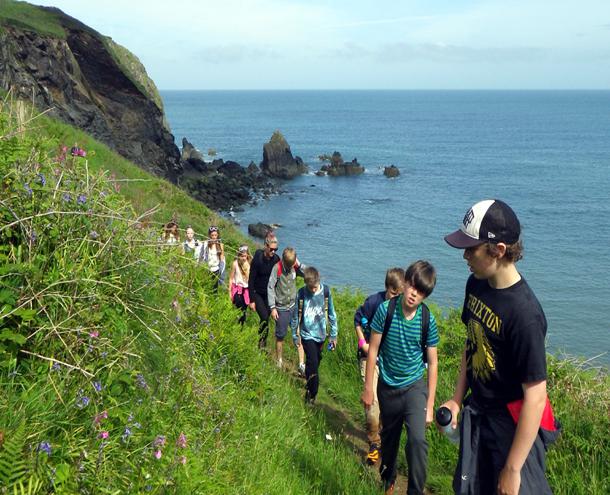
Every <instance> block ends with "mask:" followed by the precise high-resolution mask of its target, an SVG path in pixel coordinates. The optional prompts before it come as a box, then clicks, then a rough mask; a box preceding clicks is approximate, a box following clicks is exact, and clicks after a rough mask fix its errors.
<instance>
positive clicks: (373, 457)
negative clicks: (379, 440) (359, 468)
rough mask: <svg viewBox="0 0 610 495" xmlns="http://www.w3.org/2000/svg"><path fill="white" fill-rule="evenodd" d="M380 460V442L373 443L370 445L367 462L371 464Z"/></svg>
mask: <svg viewBox="0 0 610 495" xmlns="http://www.w3.org/2000/svg"><path fill="white" fill-rule="evenodd" d="M378 460H379V444H376V443H372V444H371V445H370V447H369V453H368V454H367V456H366V463H367V464H368V465H369V466H373V465H374V464H377V461H378Z"/></svg>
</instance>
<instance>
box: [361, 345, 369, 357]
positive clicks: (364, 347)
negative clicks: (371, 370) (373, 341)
mask: <svg viewBox="0 0 610 495" xmlns="http://www.w3.org/2000/svg"><path fill="white" fill-rule="evenodd" d="M360 349H362V352H363V353H364V354H365V355H368V353H369V343H368V342H367V343H366V344H363V345H362V347H361V348H360Z"/></svg>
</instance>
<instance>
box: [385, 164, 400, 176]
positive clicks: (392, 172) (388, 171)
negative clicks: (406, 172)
mask: <svg viewBox="0 0 610 495" xmlns="http://www.w3.org/2000/svg"><path fill="white" fill-rule="evenodd" d="M383 175H385V176H386V177H390V178H392V177H398V176H399V175H400V170H398V167H396V166H395V165H390V166H389V167H385V168H384V169H383Z"/></svg>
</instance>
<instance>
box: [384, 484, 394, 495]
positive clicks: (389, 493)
mask: <svg viewBox="0 0 610 495" xmlns="http://www.w3.org/2000/svg"><path fill="white" fill-rule="evenodd" d="M393 494H394V482H392V483H390V484H389V485H386V488H385V495H393Z"/></svg>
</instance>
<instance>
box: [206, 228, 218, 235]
mask: <svg viewBox="0 0 610 495" xmlns="http://www.w3.org/2000/svg"><path fill="white" fill-rule="evenodd" d="M208 232H209V233H210V234H211V233H212V232H218V227H210V228H209V229H208Z"/></svg>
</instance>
